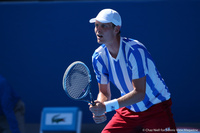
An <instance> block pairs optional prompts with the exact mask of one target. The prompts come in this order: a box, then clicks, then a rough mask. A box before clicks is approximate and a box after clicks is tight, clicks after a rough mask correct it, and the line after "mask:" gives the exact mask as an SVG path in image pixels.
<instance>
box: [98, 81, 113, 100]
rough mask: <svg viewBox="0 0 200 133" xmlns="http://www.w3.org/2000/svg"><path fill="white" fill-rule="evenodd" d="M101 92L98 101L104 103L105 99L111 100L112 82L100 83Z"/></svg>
mask: <svg viewBox="0 0 200 133" xmlns="http://www.w3.org/2000/svg"><path fill="white" fill-rule="evenodd" d="M98 86H99V94H98V96H97V101H99V102H101V103H103V102H105V101H109V100H111V92H110V83H108V84H99V83H98Z"/></svg>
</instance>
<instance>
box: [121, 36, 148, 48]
mask: <svg viewBox="0 0 200 133" xmlns="http://www.w3.org/2000/svg"><path fill="white" fill-rule="evenodd" d="M122 42H124V43H125V44H126V46H127V47H129V48H131V49H137V48H145V46H144V45H143V44H142V43H141V42H139V41H138V40H136V39H132V38H126V37H123V38H122Z"/></svg>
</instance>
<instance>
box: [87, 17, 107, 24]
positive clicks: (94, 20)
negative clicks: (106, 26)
mask: <svg viewBox="0 0 200 133" xmlns="http://www.w3.org/2000/svg"><path fill="white" fill-rule="evenodd" d="M96 21H99V22H101V23H110V21H108V20H104V19H97V18H92V19H90V21H89V22H90V23H95V22H96Z"/></svg>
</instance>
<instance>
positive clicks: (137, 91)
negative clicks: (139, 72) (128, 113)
mask: <svg viewBox="0 0 200 133" xmlns="http://www.w3.org/2000/svg"><path fill="white" fill-rule="evenodd" d="M132 85H133V91H131V92H129V93H128V94H126V95H124V96H122V97H119V98H118V99H117V101H118V103H119V108H121V107H126V106H129V105H132V104H135V103H138V102H140V101H142V100H144V98H145V92H146V76H144V77H142V78H139V79H134V80H132Z"/></svg>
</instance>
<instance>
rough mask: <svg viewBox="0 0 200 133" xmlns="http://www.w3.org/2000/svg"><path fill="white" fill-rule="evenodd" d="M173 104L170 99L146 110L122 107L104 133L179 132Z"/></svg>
mask: <svg viewBox="0 0 200 133" xmlns="http://www.w3.org/2000/svg"><path fill="white" fill-rule="evenodd" d="M171 105H172V101H171V99H169V100H167V101H164V102H162V103H159V104H156V105H153V106H152V107H150V108H149V109H148V110H146V111H144V112H133V111H131V110H129V109H127V108H125V107H123V108H120V109H118V110H116V114H115V115H114V116H113V117H112V119H111V120H110V122H109V123H108V124H107V125H106V127H105V128H104V129H103V131H102V133H148V132H149V133H162V132H170V133H172V132H173V133H177V131H176V126H175V122H174V119H173V114H172V112H171Z"/></svg>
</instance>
